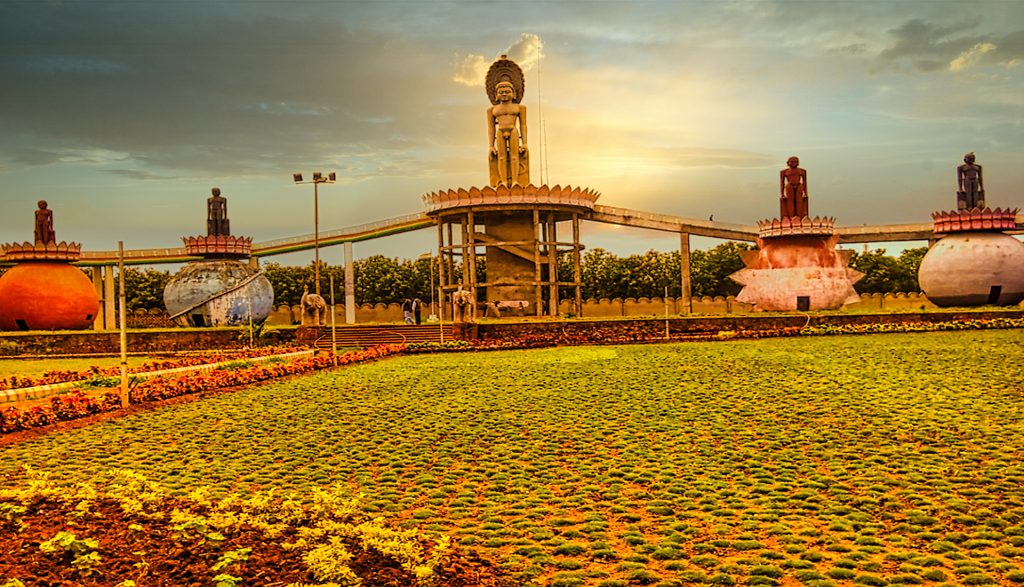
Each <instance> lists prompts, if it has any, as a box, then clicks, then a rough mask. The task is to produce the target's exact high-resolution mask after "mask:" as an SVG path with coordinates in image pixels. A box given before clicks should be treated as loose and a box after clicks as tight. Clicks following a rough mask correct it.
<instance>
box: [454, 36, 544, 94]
mask: <svg viewBox="0 0 1024 587" xmlns="http://www.w3.org/2000/svg"><path fill="white" fill-rule="evenodd" d="M543 49H544V43H543V41H541V40H540V37H539V36H537V35H534V34H531V33H523V34H522V35H520V36H519V39H518V40H516V42H515V43H512V45H510V46H509V47H508V48H506V49H505V50H504V51H502V52H501V53H499V55H508V58H509V59H511V60H512V61H515V62H516V64H518V65H519V67H520V68H522V70H523V71H529V70H530V69H533V66H535V65H537V63H538V62H539V61H540V60H541V58H542V57H543V56H544V53H543ZM499 55H495V56H494V57H493V58H492V59H489V60H488V59H487V58H485V57H484V56H483V55H474V54H472V53H471V54H469V55H465V56H461V55H458V54H456V55H455V72H454V73H453V74H452V81H454V82H456V83H459V84H462V85H464V86H473V87H478V86H483V85H484V78H485V77H487V70H488V68H490V66H491V63H494V61H495V60H496V59H497V58H498V57H499Z"/></svg>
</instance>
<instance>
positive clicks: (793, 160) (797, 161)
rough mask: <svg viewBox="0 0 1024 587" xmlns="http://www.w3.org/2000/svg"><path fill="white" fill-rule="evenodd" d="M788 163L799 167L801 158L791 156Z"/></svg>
mask: <svg viewBox="0 0 1024 587" xmlns="http://www.w3.org/2000/svg"><path fill="white" fill-rule="evenodd" d="M786 165H788V166H790V167H797V166H798V165H800V158H799V157H790V158H789V159H786Z"/></svg>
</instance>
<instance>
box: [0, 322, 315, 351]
mask: <svg viewBox="0 0 1024 587" xmlns="http://www.w3.org/2000/svg"><path fill="white" fill-rule="evenodd" d="M294 338H295V329H294V328H286V329H280V330H275V331H274V332H273V333H270V334H268V335H267V337H266V338H263V339H261V340H260V342H261V343H266V344H287V343H290V342H293V341H294ZM248 344H249V330H248V329H247V328H209V329H183V328H180V329H170V330H156V329H154V330H139V331H134V332H129V333H128V351H129V352H131V353H133V354H134V353H160V352H175V351H199V350H210V349H241V348H244V347H245V346H247V345H248ZM120 352H121V335H120V333H119V332H117V331H116V330H113V331H111V330H108V331H103V332H96V331H82V332H62V333H60V334H22V333H16V332H11V333H0V354H3V355H93V354H108V355H113V354H118V353H120Z"/></svg>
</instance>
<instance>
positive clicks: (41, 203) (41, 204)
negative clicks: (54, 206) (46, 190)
mask: <svg viewBox="0 0 1024 587" xmlns="http://www.w3.org/2000/svg"><path fill="white" fill-rule="evenodd" d="M37 205H38V206H39V209H40V210H46V200H39V203H38V204H37Z"/></svg>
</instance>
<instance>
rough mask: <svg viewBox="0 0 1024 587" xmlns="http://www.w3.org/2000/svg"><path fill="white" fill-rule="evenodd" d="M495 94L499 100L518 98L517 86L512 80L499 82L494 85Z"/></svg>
mask: <svg viewBox="0 0 1024 587" xmlns="http://www.w3.org/2000/svg"><path fill="white" fill-rule="evenodd" d="M494 96H495V97H496V98H497V99H498V101H499V102H504V101H505V99H508V100H509V101H512V100H515V99H516V88H515V86H513V85H512V82H499V83H498V85H496V86H494Z"/></svg>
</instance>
